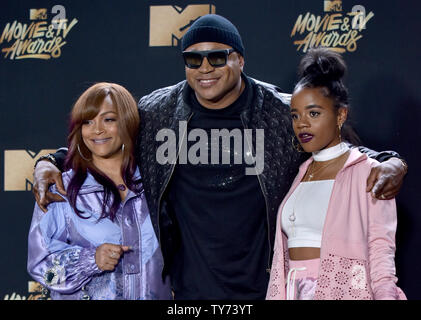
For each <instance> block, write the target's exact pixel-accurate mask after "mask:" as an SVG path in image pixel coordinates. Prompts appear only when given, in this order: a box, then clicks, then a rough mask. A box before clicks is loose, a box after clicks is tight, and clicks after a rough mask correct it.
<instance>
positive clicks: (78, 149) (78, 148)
mask: <svg viewBox="0 0 421 320" xmlns="http://www.w3.org/2000/svg"><path fill="white" fill-rule="evenodd" d="M77 151H79V154H80V156H81V157H82V159H83V160H85V161H91V160H92V159H86V158H85V157H84V156H83V154H82V152H81V151H80V147H79V143H78V144H77Z"/></svg>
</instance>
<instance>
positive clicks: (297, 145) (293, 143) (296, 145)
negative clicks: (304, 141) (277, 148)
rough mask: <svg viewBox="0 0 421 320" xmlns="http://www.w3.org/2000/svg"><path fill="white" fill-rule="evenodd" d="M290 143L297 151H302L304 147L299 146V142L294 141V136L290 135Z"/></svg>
mask: <svg viewBox="0 0 421 320" xmlns="http://www.w3.org/2000/svg"><path fill="white" fill-rule="evenodd" d="M291 144H292V146H293V148H294V149H295V150H296V151H298V152H304V149H303V147H302V146H301V144H299V143H296V142H295V136H292V137H291Z"/></svg>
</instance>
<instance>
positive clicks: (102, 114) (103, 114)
mask: <svg viewBox="0 0 421 320" xmlns="http://www.w3.org/2000/svg"><path fill="white" fill-rule="evenodd" d="M108 113H114V114H115V115H117V112H115V111H105V112H103V113H100V114H99V115H100V116H105V115H106V114H108Z"/></svg>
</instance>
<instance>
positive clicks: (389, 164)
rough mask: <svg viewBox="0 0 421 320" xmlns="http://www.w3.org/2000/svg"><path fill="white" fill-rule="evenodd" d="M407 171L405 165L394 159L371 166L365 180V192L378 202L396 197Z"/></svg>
mask: <svg viewBox="0 0 421 320" xmlns="http://www.w3.org/2000/svg"><path fill="white" fill-rule="evenodd" d="M407 171H408V166H407V165H406V163H405V162H403V161H402V160H401V159H399V158H395V157H393V158H390V159H389V160H387V161H385V162H382V163H379V164H377V165H375V166H373V168H372V169H371V172H370V175H369V176H368V178H367V192H371V194H372V196H373V197H374V198H377V199H380V200H390V199H392V198H394V197H396V195H397V194H398V193H399V190H400V189H401V187H402V184H403V179H404V177H405V175H406V173H407Z"/></svg>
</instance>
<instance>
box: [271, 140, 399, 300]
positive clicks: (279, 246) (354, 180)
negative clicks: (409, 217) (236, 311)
mask: <svg viewBox="0 0 421 320" xmlns="http://www.w3.org/2000/svg"><path fill="white" fill-rule="evenodd" d="M312 161H313V158H310V159H309V160H307V161H306V162H304V163H303V164H302V165H301V166H300V170H299V173H298V175H297V177H296V178H295V180H294V182H293V184H292V186H291V189H290V190H289V192H288V194H287V195H286V197H285V199H284V200H283V201H282V203H281V205H280V207H279V211H278V217H277V226H276V228H277V229H276V238H275V246H274V256H273V262H272V269H271V274H270V280H269V286H268V292H267V296H266V299H281V300H284V299H285V281H286V280H285V279H286V275H287V274H288V271H289V267H288V261H289V256H288V246H287V238H286V236H285V234H284V233H283V232H282V229H281V221H282V219H281V213H282V209H283V207H284V205H285V202H286V200H287V199H288V198H289V197H290V195H291V194H292V193H293V192H294V190H295V189H296V188H297V186H298V185H299V183H300V181H301V180H302V178H303V176H304V174H305V172H306V171H307V168H308V166H309V165H310V163H311V162H312ZM375 163H377V162H376V161H375V160H372V159H370V158H368V157H367V156H366V155H365V154H362V153H360V152H359V151H358V150H357V149H356V148H354V149H351V152H350V155H349V157H348V159H347V161H346V163H345V165H344V167H343V168H342V169H341V170H340V171H339V172H338V174H337V176H336V179H335V183H334V185H333V189H332V195H331V198H330V201H329V206H328V209H327V214H326V220H325V224H324V227H323V233H322V244H321V249H320V268H319V277H318V281H317V287H316V293H315V299H316V300H325V299H327V300H330V299H339V300H342V299H344V300H361V299H369V300H371V299H375V300H380V299H392V300H395V299H400V300H406V297H405V294H404V293H403V292H402V290H401V289H400V288H398V287H397V286H396V282H397V278H396V276H395V261H394V258H395V232H396V225H397V219H396V204H395V201H394V200H375V199H373V198H372V197H371V195H370V194H369V193H367V192H366V191H365V189H366V181H367V177H368V175H369V173H370V170H371V167H372V166H373V165H374V164H375Z"/></svg>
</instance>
